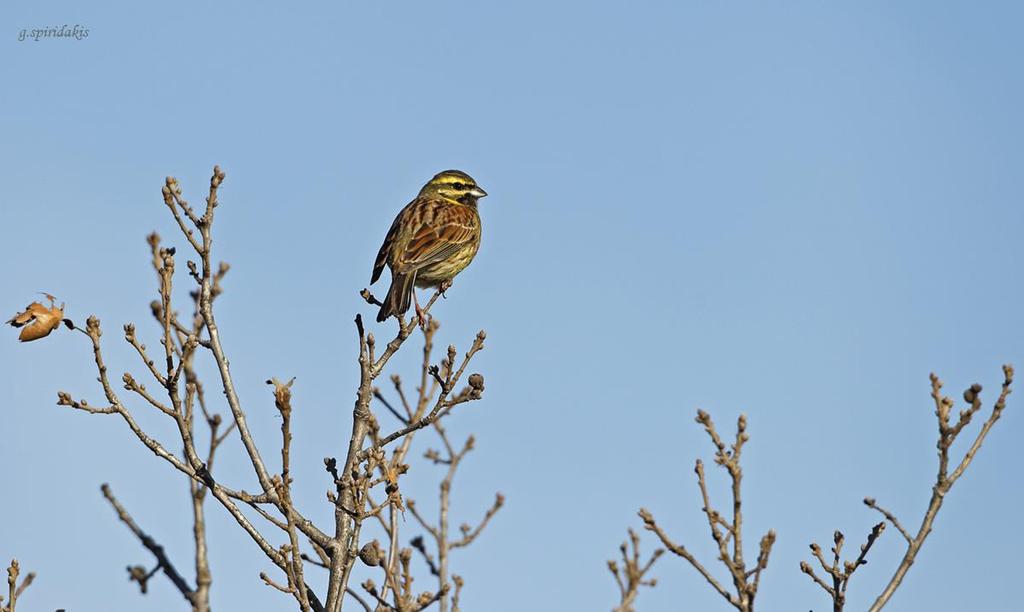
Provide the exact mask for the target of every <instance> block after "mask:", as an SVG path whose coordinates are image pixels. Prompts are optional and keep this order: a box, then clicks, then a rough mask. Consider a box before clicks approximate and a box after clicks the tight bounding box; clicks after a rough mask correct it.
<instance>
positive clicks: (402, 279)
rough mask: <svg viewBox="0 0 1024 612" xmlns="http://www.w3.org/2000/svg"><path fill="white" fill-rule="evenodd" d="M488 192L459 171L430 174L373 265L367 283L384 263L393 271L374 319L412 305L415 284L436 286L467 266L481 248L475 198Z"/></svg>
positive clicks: (396, 313) (417, 307) (478, 216)
mask: <svg viewBox="0 0 1024 612" xmlns="http://www.w3.org/2000/svg"><path fill="white" fill-rule="evenodd" d="M486 195H487V192H486V191H484V190H483V189H481V188H480V186H479V185H477V183H476V181H475V180H473V177H471V176H469V175H468V174H466V173H465V172H463V171H461V170H445V171H443V172H439V173H437V174H436V175H434V178H432V179H430V180H429V181H427V184H426V185H424V186H423V188H422V189H420V192H419V195H417V196H416V198H415V199H413V201H412V202H409V203H408V204H407V205H406V206H405V208H403V209H402V210H401V212H399V213H398V216H397V217H395V221H394V223H392V224H391V229H390V230H388V234H387V237H386V238H384V244H382V245H381V247H380V251H379V252H378V253H377V259H376V260H375V261H374V264H373V275H372V276H371V278H370V284H371V285H372V284H373V283H375V282H377V279H379V278H380V275H381V273H382V272H383V271H384V266H385V265H387V266H388V268H390V269H391V287H390V288H389V289H388V293H387V297H385V298H384V300H383V302H382V303H381V307H380V312H378V313H377V321H385V320H387V318H388V317H390V316H392V315H395V316H401V315H403V314H405V312H406V311H408V310H409V302H410V300H411V301H413V302H415V303H416V314H417V315H419V316H420V319H421V320H422V312H421V311H420V307H419V303H418V302H417V301H416V292H415V290H414V287H420V288H425V287H440V286H441V285H442V284H443V283H445V282H446V281H450V280H452V279H453V278H455V275H456V274H458V273H459V272H462V271H463V270H465V269H466V266H468V265H469V264H470V262H471V261H473V258H474V257H475V256H476V253H477V251H478V250H479V249H480V213H479V212H478V211H477V201H478V200H479V199H480V198H482V197H484V196H486Z"/></svg>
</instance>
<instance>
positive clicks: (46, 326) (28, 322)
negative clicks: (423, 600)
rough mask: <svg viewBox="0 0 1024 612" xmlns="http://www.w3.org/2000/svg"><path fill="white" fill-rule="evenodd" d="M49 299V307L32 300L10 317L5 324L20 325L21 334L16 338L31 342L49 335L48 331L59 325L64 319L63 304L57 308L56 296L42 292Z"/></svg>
mask: <svg viewBox="0 0 1024 612" xmlns="http://www.w3.org/2000/svg"><path fill="white" fill-rule="evenodd" d="M43 295H45V296H46V297H47V299H49V300H50V307H49V308H47V307H46V306H43V305H42V304H40V303H39V302H32V303H31V304H29V305H28V306H26V307H25V310H24V311H23V312H19V313H18V314H16V315H14V316H13V317H11V319H10V320H9V321H7V324H8V325H10V326H12V327H21V328H22V330H21V334H19V335H18V339H19V340H21V341H22V342H31V341H33V340H38V339H40V338H45V337H46V336H49V335H50V332H52V331H53V330H55V329H57V327H59V326H60V323H61V321H62V320H63V319H64V304H61V305H60V308H57V306H56V302H57V298H55V297H53V296H52V295H50V294H49V293H44V294H43Z"/></svg>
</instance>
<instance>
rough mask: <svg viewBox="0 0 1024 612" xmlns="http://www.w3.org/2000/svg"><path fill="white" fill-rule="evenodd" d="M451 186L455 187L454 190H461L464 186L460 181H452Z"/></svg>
mask: <svg viewBox="0 0 1024 612" xmlns="http://www.w3.org/2000/svg"><path fill="white" fill-rule="evenodd" d="M452 188H453V189H455V190H456V191H462V190H463V189H465V188H466V186H465V185H463V184H462V183H452Z"/></svg>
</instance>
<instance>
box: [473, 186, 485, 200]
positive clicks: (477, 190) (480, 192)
mask: <svg viewBox="0 0 1024 612" xmlns="http://www.w3.org/2000/svg"><path fill="white" fill-rule="evenodd" d="M468 193H469V195H471V196H473V197H474V198H482V197H484V196H486V195H487V192H486V191H484V190H483V189H480V188H479V187H474V188H472V189H470V190H469V192H468Z"/></svg>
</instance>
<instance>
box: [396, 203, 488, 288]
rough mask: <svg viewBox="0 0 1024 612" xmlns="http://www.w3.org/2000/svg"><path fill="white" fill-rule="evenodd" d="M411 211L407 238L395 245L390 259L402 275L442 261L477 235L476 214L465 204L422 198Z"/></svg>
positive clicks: (478, 226)
mask: <svg viewBox="0 0 1024 612" xmlns="http://www.w3.org/2000/svg"><path fill="white" fill-rule="evenodd" d="M411 212H412V213H414V214H412V215H410V221H411V223H410V224H409V226H408V228H409V230H410V231H409V237H408V238H407V239H405V240H402V241H400V242H398V243H397V244H396V245H395V246H396V247H398V249H397V252H396V253H395V260H394V261H393V262H392V263H393V266H394V268H395V269H396V270H397V271H399V272H401V273H403V274H408V273H410V272H413V271H415V270H419V269H421V268H424V267H426V266H429V265H431V264H434V263H437V262H439V261H444V260H445V259H447V258H449V257H451V256H452V255H454V254H455V253H457V252H459V251H460V250H461V249H462V248H463V247H465V246H466V245H467V244H471V243H473V242H474V241H475V240H476V239H477V238H478V237H479V235H480V217H478V216H477V212H476V210H474V209H473V208H471V207H469V206H462V205H459V204H451V203H448V202H443V201H438V200H426V201H425V202H424V203H423V205H421V206H418V207H416V208H415V209H414V210H413V211H411Z"/></svg>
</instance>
